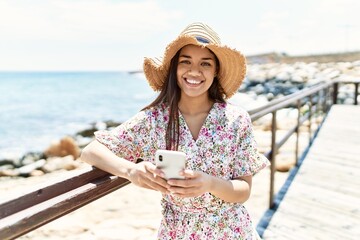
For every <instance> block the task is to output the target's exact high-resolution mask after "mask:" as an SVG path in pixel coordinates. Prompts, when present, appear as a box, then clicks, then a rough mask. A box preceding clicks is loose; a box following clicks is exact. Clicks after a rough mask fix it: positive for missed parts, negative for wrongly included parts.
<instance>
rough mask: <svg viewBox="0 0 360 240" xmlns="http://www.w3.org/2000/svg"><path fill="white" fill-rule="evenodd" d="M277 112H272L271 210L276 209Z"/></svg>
mask: <svg viewBox="0 0 360 240" xmlns="http://www.w3.org/2000/svg"><path fill="white" fill-rule="evenodd" d="M276 129H277V126H276V111H274V112H272V123H271V155H270V161H271V165H270V200H269V208H273V207H274V181H275V170H276V167H275V164H276V153H277V145H276Z"/></svg>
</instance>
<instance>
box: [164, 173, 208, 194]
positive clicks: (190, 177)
mask: <svg viewBox="0 0 360 240" xmlns="http://www.w3.org/2000/svg"><path fill="white" fill-rule="evenodd" d="M180 174H181V175H182V176H184V177H185V179H170V180H168V182H167V183H168V184H169V185H170V188H168V190H169V191H170V192H171V193H172V194H173V195H175V196H178V197H183V198H186V197H197V196H200V195H202V194H204V193H206V192H210V189H211V184H212V178H213V177H212V176H210V175H208V174H206V173H204V172H200V171H192V170H184V171H182V172H181V173H180Z"/></svg>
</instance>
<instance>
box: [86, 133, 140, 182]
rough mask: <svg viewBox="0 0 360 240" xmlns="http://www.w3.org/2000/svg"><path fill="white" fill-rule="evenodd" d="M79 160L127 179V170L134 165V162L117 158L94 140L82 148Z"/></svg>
mask: <svg viewBox="0 0 360 240" xmlns="http://www.w3.org/2000/svg"><path fill="white" fill-rule="evenodd" d="M80 160H82V161H84V162H86V163H89V164H90V165H93V166H95V167H97V168H99V169H101V170H104V171H106V172H109V173H111V174H113V175H116V176H119V177H123V178H126V179H129V172H130V171H131V169H133V168H134V167H135V163H133V162H130V161H127V160H125V159H122V158H119V157H118V156H116V155H115V154H114V153H113V152H111V151H110V150H109V149H108V148H107V147H106V146H104V145H103V144H101V143H99V142H98V141H96V140H95V141H93V142H91V143H90V144H89V145H87V146H86V147H85V148H84V149H83V151H82V153H81V156H80Z"/></svg>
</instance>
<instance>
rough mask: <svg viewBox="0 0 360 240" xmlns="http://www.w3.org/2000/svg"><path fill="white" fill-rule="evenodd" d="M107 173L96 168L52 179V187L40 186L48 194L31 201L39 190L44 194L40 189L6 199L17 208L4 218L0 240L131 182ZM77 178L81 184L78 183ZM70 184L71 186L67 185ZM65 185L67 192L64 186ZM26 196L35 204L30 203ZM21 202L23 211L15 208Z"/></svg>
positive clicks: (7, 204) (57, 216) (11, 237)
mask: <svg viewBox="0 0 360 240" xmlns="http://www.w3.org/2000/svg"><path fill="white" fill-rule="evenodd" d="M104 173H105V172H103V171H101V170H99V169H96V168H93V169H90V170H86V171H85V172H84V173H83V174H80V175H78V173H76V174H75V175H74V176H73V177H70V178H66V179H64V180H61V181H60V182H58V183H55V184H54V183H53V182H51V183H49V186H47V187H46V186H45V187H44V188H40V189H45V190H44V191H43V193H44V194H45V195H46V196H45V197H39V198H36V197H35V198H34V199H33V200H31V199H30V197H31V196H35V195H34V194H36V193H37V192H40V194H41V191H39V189H35V190H34V191H30V192H29V193H28V194H25V195H24V196H21V197H18V198H15V199H12V200H9V201H6V202H4V203H3V205H4V206H8V207H11V208H13V209H11V210H9V211H8V212H7V213H6V214H3V215H4V216H5V215H6V217H2V218H1V219H0V239H15V238H17V237H19V236H21V235H23V234H26V233H28V232H30V231H32V230H34V229H36V228H38V227H40V226H42V225H44V224H46V223H48V222H50V221H53V220H55V219H57V218H59V217H61V216H63V215H65V214H68V213H69V212H72V211H74V210H76V209H78V208H80V207H82V206H84V205H86V204H88V203H90V202H92V201H94V200H96V199H98V198H100V197H102V196H105V195H106V194H108V193H110V192H112V191H114V190H116V189H119V188H121V187H123V186H125V185H127V184H128V183H129V181H128V180H126V179H123V178H119V177H115V176H112V175H110V174H108V173H105V174H104ZM99 176H100V177H99ZM77 180H79V183H75V182H76V181H77ZM67 183H68V185H69V186H66V184H67ZM59 184H60V185H59ZM59 186H61V187H59ZM74 186H76V187H74ZM63 187H64V188H65V189H66V191H64V190H63V189H61V188H63ZM23 198H24V199H27V200H29V201H30V202H31V203H32V205H30V206H28V205H29V204H26V203H25V202H24V201H23ZM17 202H20V203H21V204H23V205H26V206H27V207H26V208H24V207H23V206H22V207H21V208H22V209H21V210H19V209H17V208H14V207H15V206H14V203H17ZM4 206H3V208H4Z"/></svg>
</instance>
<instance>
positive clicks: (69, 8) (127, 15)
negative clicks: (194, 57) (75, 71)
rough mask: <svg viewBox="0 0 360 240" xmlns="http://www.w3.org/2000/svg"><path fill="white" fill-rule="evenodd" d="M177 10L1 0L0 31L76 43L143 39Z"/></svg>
mask: <svg viewBox="0 0 360 240" xmlns="http://www.w3.org/2000/svg"><path fill="white" fill-rule="evenodd" d="M178 17H179V13H178V12H177V11H175V10H174V11H166V10H164V9H162V8H160V6H159V5H158V4H157V3H156V2H155V1H143V2H116V1H95V0H88V1H60V0H55V1H37V2H35V4H34V3H33V1H29V2H24V1H2V2H1V3H0V31H1V32H2V34H3V35H4V36H5V37H6V36H8V37H11V38H12V39H16V38H23V37H24V36H26V38H28V39H29V38H32V39H57V40H60V39H61V40H66V41H71V42H73V41H76V40H78V39H80V40H83V39H88V40H89V41H95V40H98V39H107V38H108V39H109V38H110V39H113V40H115V41H118V40H119V39H120V40H123V41H127V40H129V39H136V37H137V36H138V37H146V36H147V35H149V34H153V33H154V30H155V31H162V30H164V28H166V27H168V26H167V24H168V23H169V22H171V20H172V19H176V18H178Z"/></svg>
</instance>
